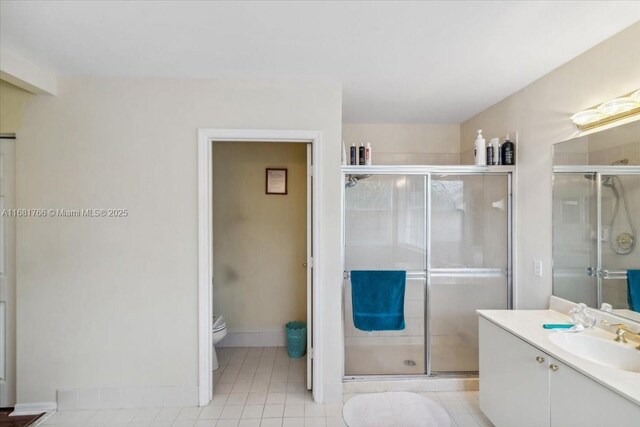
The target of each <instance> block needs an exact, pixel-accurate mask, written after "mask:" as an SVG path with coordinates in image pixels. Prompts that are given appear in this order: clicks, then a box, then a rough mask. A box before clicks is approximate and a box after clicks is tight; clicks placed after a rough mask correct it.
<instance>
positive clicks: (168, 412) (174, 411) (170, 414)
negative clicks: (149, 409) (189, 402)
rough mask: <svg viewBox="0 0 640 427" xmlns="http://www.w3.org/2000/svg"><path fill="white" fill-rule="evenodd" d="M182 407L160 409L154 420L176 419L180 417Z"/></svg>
mask: <svg viewBox="0 0 640 427" xmlns="http://www.w3.org/2000/svg"><path fill="white" fill-rule="evenodd" d="M179 413H180V408H163V409H161V410H160V412H159V413H158V415H156V418H155V419H154V421H174V420H175V419H176V418H178V414H179Z"/></svg>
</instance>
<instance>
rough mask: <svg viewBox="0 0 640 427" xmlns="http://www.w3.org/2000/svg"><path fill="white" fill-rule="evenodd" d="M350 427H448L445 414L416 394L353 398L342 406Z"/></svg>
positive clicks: (396, 393)
mask: <svg viewBox="0 0 640 427" xmlns="http://www.w3.org/2000/svg"><path fill="white" fill-rule="evenodd" d="M342 413H343V416H344V420H345V422H346V423H347V425H348V426H349V427H450V426H451V418H449V414H447V411H445V410H444V408H442V406H440V405H439V404H437V403H436V402H434V401H433V400H431V399H428V398H426V397H423V396H420V395H418V394H415V393H407V392H389V393H371V394H361V395H359V396H354V397H352V398H351V399H349V401H348V402H347V403H345V404H344V409H343V412H342Z"/></svg>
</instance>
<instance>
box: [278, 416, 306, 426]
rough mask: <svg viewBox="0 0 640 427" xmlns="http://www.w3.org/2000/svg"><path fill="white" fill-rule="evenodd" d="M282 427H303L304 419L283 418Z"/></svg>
mask: <svg viewBox="0 0 640 427" xmlns="http://www.w3.org/2000/svg"><path fill="white" fill-rule="evenodd" d="M282 427H304V418H302V417H298V418H283V419H282Z"/></svg>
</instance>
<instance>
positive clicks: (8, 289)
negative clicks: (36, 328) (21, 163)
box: [0, 135, 16, 407]
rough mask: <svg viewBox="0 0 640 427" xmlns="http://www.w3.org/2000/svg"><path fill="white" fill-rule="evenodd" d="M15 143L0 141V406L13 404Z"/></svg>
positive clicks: (3, 139)
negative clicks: (12, 213)
mask: <svg viewBox="0 0 640 427" xmlns="http://www.w3.org/2000/svg"><path fill="white" fill-rule="evenodd" d="M14 165H15V140H14V138H13V137H7V136H5V135H2V136H1V137H0V406H1V407H8V406H13V405H15V403H16V378H15V372H16V359H15V351H16V320H15V319H16V311H15V301H16V271H15V262H16V251H15V241H16V232H15V217H14V216H12V215H11V214H10V212H9V210H10V209H12V208H15V178H14V175H15V167H14Z"/></svg>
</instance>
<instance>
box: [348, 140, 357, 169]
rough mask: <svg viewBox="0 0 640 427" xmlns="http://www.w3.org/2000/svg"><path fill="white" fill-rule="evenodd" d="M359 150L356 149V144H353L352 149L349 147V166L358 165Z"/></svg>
mask: <svg viewBox="0 0 640 427" xmlns="http://www.w3.org/2000/svg"><path fill="white" fill-rule="evenodd" d="M357 151H358V149H357V148H356V143H355V142H352V143H351V147H349V164H350V165H357V164H358V154H357Z"/></svg>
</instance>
